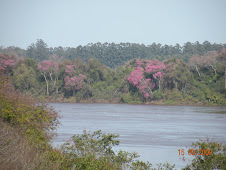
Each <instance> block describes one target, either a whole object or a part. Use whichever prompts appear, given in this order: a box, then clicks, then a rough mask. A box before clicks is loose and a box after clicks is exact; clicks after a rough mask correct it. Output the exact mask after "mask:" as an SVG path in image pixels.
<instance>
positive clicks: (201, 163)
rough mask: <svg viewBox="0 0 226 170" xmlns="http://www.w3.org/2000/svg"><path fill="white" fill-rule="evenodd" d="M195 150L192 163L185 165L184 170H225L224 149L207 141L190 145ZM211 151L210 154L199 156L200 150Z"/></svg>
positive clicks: (225, 148)
mask: <svg viewBox="0 0 226 170" xmlns="http://www.w3.org/2000/svg"><path fill="white" fill-rule="evenodd" d="M192 148H193V149H194V150H195V153H198V154H195V155H194V157H195V158H194V159H193V160H192V163H191V164H189V165H187V166H186V167H185V168H184V170H190V169H194V170H199V169H225V168H226V147H225V146H223V145H222V144H219V143H217V142H214V141H210V140H209V139H207V140H206V141H203V140H200V141H198V142H195V143H193V144H192ZM207 149H208V150H212V154H211V155H210V154H208V155H206V154H205V155H202V154H201V155H199V152H200V150H201V151H202V150H207ZM184 159H185V158H184Z"/></svg>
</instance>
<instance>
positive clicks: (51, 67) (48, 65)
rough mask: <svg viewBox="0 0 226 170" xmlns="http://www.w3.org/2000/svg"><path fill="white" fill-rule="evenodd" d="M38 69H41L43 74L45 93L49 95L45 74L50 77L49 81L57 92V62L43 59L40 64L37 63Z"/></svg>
mask: <svg viewBox="0 0 226 170" xmlns="http://www.w3.org/2000/svg"><path fill="white" fill-rule="evenodd" d="M38 69H39V70H40V71H41V74H42V75H43V76H44V78H45V81H46V94H47V96H49V81H48V77H47V75H48V76H49V77H50V81H52V82H53V86H54V88H55V89H56V92H57V93H58V88H57V87H56V83H57V81H58V74H57V73H58V70H59V64H58V63H57V62H55V61H52V60H44V61H42V62H41V64H39V65H38Z"/></svg>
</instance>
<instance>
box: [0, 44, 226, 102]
mask: <svg viewBox="0 0 226 170" xmlns="http://www.w3.org/2000/svg"><path fill="white" fill-rule="evenodd" d="M225 49H226V48H225V45H222V44H210V43H209V42H207V41H206V42H204V43H203V44H199V42H196V43H190V42H188V43H186V44H185V45H184V46H183V47H181V46H180V45H178V44H177V45H176V46H167V45H165V46H162V45H161V44H155V43H154V44H152V45H150V46H144V45H139V44H130V43H121V44H114V43H112V44H108V43H105V44H100V43H96V44H88V45H87V46H84V47H82V46H79V47H77V48H62V47H57V48H48V46H47V44H45V43H44V41H43V40H38V41H37V42H36V43H35V44H32V45H30V46H29V47H28V48H27V49H26V50H23V49H20V48H18V47H8V48H1V49H0V69H1V70H2V72H4V74H7V75H9V76H10V79H11V81H12V82H13V85H14V87H15V89H17V90H19V91H21V92H23V93H25V94H31V95H32V96H33V97H35V98H36V99H38V100H40V101H43V100H47V101H52V102H91V103H93V102H100V103H106V102H110V103H131V104H134V103H136V104H139V103H140V104H141V103H147V104H148V103H154V104H191V105H226V77H225V76H226V71H225V70H226V69H225V60H226V55H225V54H226V51H225ZM137 58H139V59H137ZM68 59H69V60H68ZM137 75H139V76H140V77H139V76H137Z"/></svg>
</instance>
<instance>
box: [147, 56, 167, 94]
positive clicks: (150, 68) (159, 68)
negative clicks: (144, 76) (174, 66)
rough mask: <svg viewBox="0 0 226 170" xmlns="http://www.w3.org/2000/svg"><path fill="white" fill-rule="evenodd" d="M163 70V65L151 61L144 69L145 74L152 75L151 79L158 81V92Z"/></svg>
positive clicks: (164, 67) (156, 61)
mask: <svg viewBox="0 0 226 170" xmlns="http://www.w3.org/2000/svg"><path fill="white" fill-rule="evenodd" d="M165 69H166V66H165V64H164V63H163V62H160V61H158V60H153V61H151V62H149V63H147V66H146V68H145V72H146V73H149V74H152V76H153V78H154V79H155V80H157V81H158V86H159V90H160V89H161V79H162V77H163V76H164V75H165V73H163V71H164V70H165Z"/></svg>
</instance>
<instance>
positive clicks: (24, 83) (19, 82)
mask: <svg viewBox="0 0 226 170" xmlns="http://www.w3.org/2000/svg"><path fill="white" fill-rule="evenodd" d="M13 83H14V85H15V87H16V88H18V89H20V91H22V92H23V91H27V90H30V89H35V87H37V80H36V73H35V71H34V69H33V68H31V67H27V66H26V65H25V64H21V65H20V66H19V67H17V68H16V69H15V70H14V74H13Z"/></svg>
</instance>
